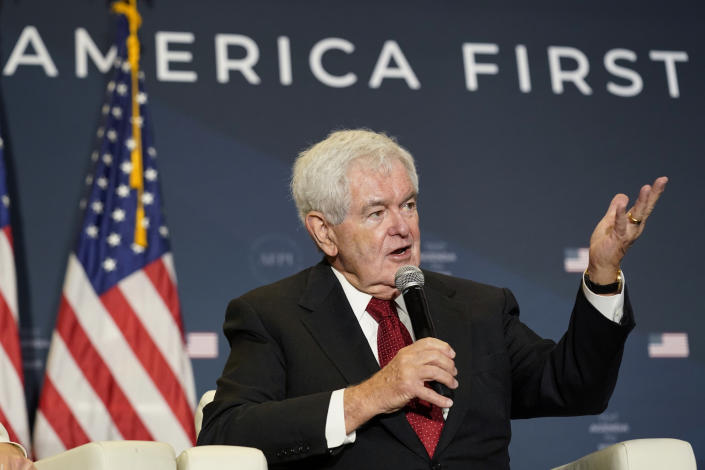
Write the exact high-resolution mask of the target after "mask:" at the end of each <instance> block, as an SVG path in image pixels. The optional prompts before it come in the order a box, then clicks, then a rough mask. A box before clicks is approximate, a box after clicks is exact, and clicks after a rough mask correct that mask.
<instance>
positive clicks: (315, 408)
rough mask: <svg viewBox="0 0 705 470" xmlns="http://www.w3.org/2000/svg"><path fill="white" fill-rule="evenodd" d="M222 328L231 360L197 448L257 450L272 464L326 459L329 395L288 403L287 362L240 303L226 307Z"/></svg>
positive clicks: (258, 321) (256, 315)
mask: <svg viewBox="0 0 705 470" xmlns="http://www.w3.org/2000/svg"><path fill="white" fill-rule="evenodd" d="M223 328H224V331H225V335H226V337H227V338H228V341H229V342H230V356H229V358H228V360H227V363H226V365H225V368H224V371H223V374H222V376H221V377H220V378H219V379H218V388H217V391H216V395H215V400H214V401H213V402H212V403H211V404H209V405H208V406H206V408H205V409H204V419H203V429H202V431H201V433H200V435H199V436H198V444H231V445H243V446H252V447H257V448H259V449H261V450H262V451H263V452H264V454H265V456H266V457H267V461H268V462H269V463H270V464H274V463H279V462H286V461H290V460H296V459H300V458H302V457H308V456H312V455H317V454H325V453H326V452H327V450H328V449H327V445H326V441H325V422H326V415H327V411H328V404H329V402H330V395H331V393H332V392H330V391H326V392H320V393H314V394H310V395H303V396H298V397H289V394H287V390H286V388H287V386H286V385H287V369H286V358H285V357H284V354H283V353H282V350H281V348H280V346H279V344H278V342H277V341H276V340H275V339H274V338H273V336H272V335H271V333H270V332H269V331H267V329H266V328H265V325H264V323H263V320H262V318H261V316H260V315H259V313H258V312H257V311H256V310H255V308H253V307H252V306H251V305H250V304H248V303H247V301H246V300H244V299H243V298H240V299H235V300H233V301H231V302H230V304H229V306H228V310H227V314H226V320H225V324H224V327H223Z"/></svg>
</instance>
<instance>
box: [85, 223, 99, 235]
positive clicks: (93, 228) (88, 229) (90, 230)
mask: <svg viewBox="0 0 705 470" xmlns="http://www.w3.org/2000/svg"><path fill="white" fill-rule="evenodd" d="M86 235H88V236H89V237H90V238H97V237H98V227H96V226H95V225H89V226H88V227H86Z"/></svg>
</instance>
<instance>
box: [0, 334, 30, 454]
mask: <svg viewBox="0 0 705 470" xmlns="http://www.w3.org/2000/svg"><path fill="white" fill-rule="evenodd" d="M0 377H2V381H0V412H2V413H3V414H4V415H5V417H6V418H7V419H5V420H4V421H3V422H4V423H5V424H6V425H7V426H8V427H12V428H13V429H14V432H15V434H16V435H17V436H19V440H18V441H16V442H19V443H21V444H22V445H23V446H28V445H29V443H30V442H29V425H28V422H27V407H26V405H25V399H24V387H23V386H22V382H21V381H20V377H19V376H18V375H17V373H16V372H15V370H14V368H13V366H12V365H10V360H9V358H8V357H7V354H6V352H5V350H4V349H3V348H2V347H0ZM26 448H29V447H26Z"/></svg>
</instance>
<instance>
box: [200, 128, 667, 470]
mask: <svg viewBox="0 0 705 470" xmlns="http://www.w3.org/2000/svg"><path fill="white" fill-rule="evenodd" d="M666 182H667V179H666V178H659V179H657V180H656V182H655V183H654V185H653V187H652V186H649V185H646V186H644V187H643V188H642V190H641V192H640V194H639V198H638V200H637V202H636V203H635V205H634V206H633V207H632V208H631V210H630V211H629V212H627V211H626V206H627V202H628V198H627V197H626V196H625V195H622V194H619V195H617V196H615V197H614V199H613V200H612V203H611V204H610V206H609V209H608V210H607V213H606V215H605V216H604V218H603V219H602V220H601V221H600V222H599V223H598V225H597V227H596V229H595V231H594V232H593V234H592V237H591V240H590V264H589V268H588V271H587V272H586V273H585V275H584V279H583V281H582V283H581V286H580V288H579V290H578V294H577V299H576V303H575V307H574V309H573V313H572V316H571V318H570V323H569V327H568V331H567V333H566V334H565V335H564V336H563V338H562V339H561V340H560V341H559V342H558V344H556V343H554V342H552V341H550V340H545V339H541V338H540V337H538V336H537V335H536V334H535V333H534V332H532V331H531V330H530V329H529V328H528V327H526V326H525V325H524V324H522V323H521V321H520V320H519V309H518V306H517V304H516V301H515V300H514V297H513V295H512V294H511V292H510V291H509V290H507V289H501V288H496V287H491V286H487V285H483V284H479V283H476V282H472V281H468V280H463V279H457V278H453V277H449V276H444V275H441V274H437V273H433V272H425V273H424V274H425V278H426V284H425V292H426V296H427V298H428V303H429V306H430V310H431V312H432V315H433V320H434V322H435V326H436V329H437V333H438V339H435V338H424V339H420V340H418V341H415V342H414V341H413V340H414V339H415V338H414V331H413V328H412V327H411V322H410V321H409V315H408V313H407V312H408V311H407V309H406V305H405V303H404V298H403V297H402V296H401V295H400V293H399V291H398V290H397V288H396V287H395V284H394V276H395V273H396V271H397V269H398V268H399V267H400V266H403V265H409V264H410V265H414V266H418V265H419V263H420V234H419V220H418V213H417V209H416V199H417V194H418V178H417V175H416V170H415V167H414V162H413V159H412V157H411V155H410V154H409V153H408V152H407V151H406V150H405V149H403V148H401V147H400V146H399V145H397V144H396V142H395V141H393V140H392V139H390V138H389V137H387V136H385V135H383V134H377V133H374V132H370V131H367V130H350V131H340V132H334V133H332V134H330V135H329V136H328V138H327V139H325V140H324V141H322V142H320V143H318V144H316V145H314V146H313V147H311V148H310V149H308V150H306V151H304V152H303V153H302V154H301V155H300V156H299V158H298V159H297V161H296V163H295V165H294V171H293V178H292V184H291V185H292V192H293V196H294V199H295V201H296V206H297V208H298V211H299V216H300V218H301V221H302V222H303V224H304V226H305V227H306V229H307V231H308V233H309V234H310V236H311V238H312V239H313V241H314V242H315V243H316V246H317V247H318V248H319V249H320V250H321V251H322V252H323V254H324V260H323V261H322V262H321V263H319V264H318V265H316V266H313V267H311V268H309V269H306V270H304V271H302V272H300V273H298V274H295V275H294V276H292V277H289V278H287V279H283V280H281V281H279V282H276V283H274V284H272V285H269V286H264V287H261V288H258V289H255V290H254V291H251V292H249V293H247V294H245V295H243V296H242V297H240V298H238V299H235V300H233V301H231V302H230V304H229V306H228V309H227V314H226V320H225V324H224V330H225V334H226V336H227V337H228V340H229V341H230V347H231V353H230V356H229V358H228V361H227V363H226V365H225V369H224V371H223V374H222V376H221V377H220V379H219V380H218V389H217V392H216V396H215V400H214V401H213V403H211V404H210V405H208V406H207V407H206V408H205V410H204V427H203V430H202V431H201V434H200V436H199V444H237V445H245V446H254V447H258V448H260V449H262V450H263V452H264V453H265V455H266V457H267V460H268V462H269V465H270V467H272V468H306V469H310V468H336V469H360V468H362V469H365V470H372V469H386V470H388V469H407V470H408V469H428V468H433V469H440V468H447V469H455V468H458V469H460V468H462V469H467V468H473V469H493V470H494V469H506V468H509V454H508V446H509V440H510V435H511V427H510V419H511V418H524V417H533V416H557V415H577V414H586V413H599V412H601V411H602V410H604V409H605V407H606V406H607V401H608V399H609V397H610V395H611V393H612V390H613V388H614V385H615V382H616V378H617V371H618V368H619V364H620V360H621V356H622V349H623V345H624V341H625V339H626V336H627V334H628V333H629V331H630V330H631V329H632V327H633V325H634V322H633V318H632V311H631V308H630V306H629V301H628V298H627V295H626V292H625V289H624V286H623V281H622V279H623V278H622V275H621V271H620V262H621V260H622V257H623V256H624V254H625V252H626V251H627V249H628V248H629V246H630V245H631V244H632V243H633V242H634V241H635V240H636V239H637V238H638V237H639V235H640V234H641V232H642V231H643V229H644V222H645V220H646V218H647V217H648V216H649V214H650V213H651V211H652V209H653V207H654V205H655V203H656V200H657V199H658V197H659V196H660V194H661V193H662V192H663V190H664V187H665V185H666ZM431 381H436V382H440V383H441V384H444V385H445V386H446V387H448V388H449V389H451V390H453V396H452V398H448V397H445V396H442V395H440V394H438V393H436V392H435V391H434V390H432V389H431V388H430V387H428V386H426V384H427V383H429V382H431Z"/></svg>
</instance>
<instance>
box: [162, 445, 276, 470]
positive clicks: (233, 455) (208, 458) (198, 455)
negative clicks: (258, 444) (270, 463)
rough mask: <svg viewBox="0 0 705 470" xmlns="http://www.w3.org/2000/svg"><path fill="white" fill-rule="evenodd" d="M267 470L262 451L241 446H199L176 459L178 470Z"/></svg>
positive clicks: (184, 452) (182, 453)
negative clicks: (219, 469)
mask: <svg viewBox="0 0 705 470" xmlns="http://www.w3.org/2000/svg"><path fill="white" fill-rule="evenodd" d="M226 464H227V466H228V468H237V469H238V470H267V460H266V459H265V458H264V454H263V453H262V451H261V450H259V449H255V448H254V447H240V446H198V447H192V448H190V449H186V450H185V451H183V452H181V455H179V457H178V458H177V459H176V468H177V470H213V469H214V468H224V467H225V465H226Z"/></svg>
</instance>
